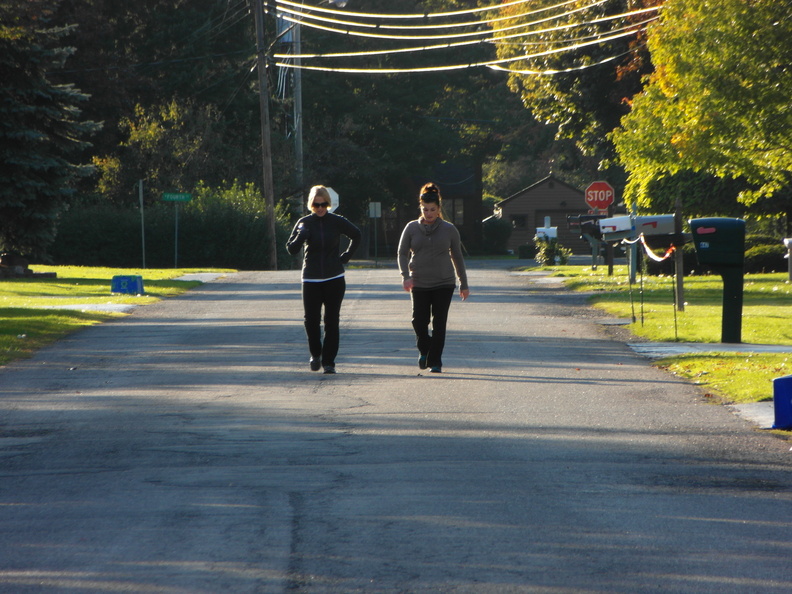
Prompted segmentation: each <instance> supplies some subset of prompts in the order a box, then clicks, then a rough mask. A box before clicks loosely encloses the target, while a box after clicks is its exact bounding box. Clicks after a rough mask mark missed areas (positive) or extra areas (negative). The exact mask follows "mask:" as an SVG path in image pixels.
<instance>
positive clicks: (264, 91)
mask: <svg viewBox="0 0 792 594" xmlns="http://www.w3.org/2000/svg"><path fill="white" fill-rule="evenodd" d="M253 2H254V8H253V14H254V18H255V21H256V70H258V83H259V111H260V112H261V167H262V184H263V185H262V188H261V190H262V192H263V193H264V216H265V217H266V218H267V221H268V224H269V236H270V237H269V239H270V241H269V251H270V257H269V269H270V270H277V269H278V250H277V239H276V237H275V187H274V184H273V181H272V143H271V140H270V117H269V85H268V84H267V54H266V52H267V50H266V46H265V45H264V0H253Z"/></svg>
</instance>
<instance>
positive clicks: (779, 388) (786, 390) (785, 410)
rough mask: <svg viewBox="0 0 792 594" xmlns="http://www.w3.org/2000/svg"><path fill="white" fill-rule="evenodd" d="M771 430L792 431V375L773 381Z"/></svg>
mask: <svg viewBox="0 0 792 594" xmlns="http://www.w3.org/2000/svg"><path fill="white" fill-rule="evenodd" d="M773 409H774V411H775V423H773V429H792V375H785V376H784V377H777V378H775V379H774V380H773Z"/></svg>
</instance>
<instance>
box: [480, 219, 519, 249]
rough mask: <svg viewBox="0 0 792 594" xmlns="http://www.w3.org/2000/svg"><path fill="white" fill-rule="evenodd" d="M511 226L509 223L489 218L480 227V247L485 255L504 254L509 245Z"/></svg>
mask: <svg viewBox="0 0 792 594" xmlns="http://www.w3.org/2000/svg"><path fill="white" fill-rule="evenodd" d="M511 234H512V226H511V223H509V221H506V220H504V219H500V218H497V217H489V218H488V219H486V220H485V221H484V223H483V224H482V225H481V238H482V247H483V249H484V251H485V253H489V254H505V253H506V251H507V246H508V245H509V237H511Z"/></svg>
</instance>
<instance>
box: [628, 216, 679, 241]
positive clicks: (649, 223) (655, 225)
mask: <svg viewBox="0 0 792 594" xmlns="http://www.w3.org/2000/svg"><path fill="white" fill-rule="evenodd" d="M672 233H674V215H672V214H667V215H650V216H638V217H635V235H636V237H637V236H638V235H641V234H643V235H671V234H672Z"/></svg>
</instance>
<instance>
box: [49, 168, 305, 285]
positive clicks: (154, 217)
mask: <svg viewBox="0 0 792 594" xmlns="http://www.w3.org/2000/svg"><path fill="white" fill-rule="evenodd" d="M176 208H178V212H179V215H178V216H179V233H178V259H177V254H176V244H175V240H176V225H175V216H176ZM144 218H145V234H146V266H147V267H150V268H169V267H173V266H174V265H175V264H178V266H179V267H180V268H202V267H211V268H239V269H242V270H263V269H266V268H267V267H268V265H269V239H268V238H269V225H268V224H267V219H266V218H265V216H264V213H263V205H262V204H261V200H260V198H259V196H258V194H257V192H256V191H255V188H254V187H253V186H252V185H248V186H245V187H241V186H239V185H238V184H236V183H234V184H232V185H230V186H229V187H227V188H225V189H212V188H207V187H205V186H201V185H199V187H198V188H197V189H196V192H195V196H194V199H193V200H192V201H190V202H186V203H182V204H178V206H174V205H173V204H172V203H162V202H158V203H156V204H154V205H151V206H148V207H146V209H145V211H144ZM289 231H290V229H289V227H288V223H287V222H286V218H285V216H284V215H281V216H278V220H277V221H276V234H277V239H276V242H275V243H276V246H277V249H278V262H279V267H282V268H287V267H290V266H291V264H292V258H291V256H289V255H288V254H287V253H286V251H285V247H283V245H284V244H285V242H286V238H287V237H288V234H289ZM141 235H142V234H141V217H140V211H139V210H138V209H137V208H131V207H118V206H113V205H106V204H90V203H83V204H78V205H75V206H74V207H73V208H72V209H71V210H70V211H69V212H67V213H65V214H64V215H63V216H62V217H61V220H60V222H59V226H58V235H57V237H56V239H55V242H54V243H53V245H52V248H51V252H52V259H53V261H54V262H55V263H56V264H74V265H82V266H109V267H123V268H135V267H138V266H142V263H143V256H142V251H143V250H142V244H141Z"/></svg>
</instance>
